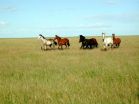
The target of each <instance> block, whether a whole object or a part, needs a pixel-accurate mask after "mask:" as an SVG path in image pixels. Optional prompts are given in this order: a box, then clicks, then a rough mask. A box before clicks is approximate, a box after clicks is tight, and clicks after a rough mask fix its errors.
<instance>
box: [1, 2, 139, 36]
mask: <svg viewBox="0 0 139 104" xmlns="http://www.w3.org/2000/svg"><path fill="white" fill-rule="evenodd" d="M102 32H105V33H107V34H109V35H111V34H112V33H115V34H117V35H139V0H0V37H1V38H3V37H36V36H38V34H43V35H45V36H55V35H56V34H57V35H60V36H78V35H80V34H83V35H86V36H87V35H97V36H99V35H101V33H102Z"/></svg>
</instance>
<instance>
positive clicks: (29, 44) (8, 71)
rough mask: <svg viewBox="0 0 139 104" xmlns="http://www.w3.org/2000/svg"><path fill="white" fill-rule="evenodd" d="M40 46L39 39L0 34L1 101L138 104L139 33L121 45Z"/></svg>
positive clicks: (17, 103) (20, 103)
mask: <svg viewBox="0 0 139 104" xmlns="http://www.w3.org/2000/svg"><path fill="white" fill-rule="evenodd" d="M95 38H96V39H97V40H98V43H99V47H98V48H94V49H91V50H89V49H87V50H81V49H80V48H79V47H80V43H79V42H78V37H76V38H69V39H70V43H71V47H70V49H64V50H58V49H57V47H56V49H55V50H50V49H49V50H47V51H41V49H40V47H41V42H40V41H39V40H38V39H36V38H32V39H0V104H139V36H123V37H120V38H121V40H122V43H121V46H120V47H119V48H116V49H110V50H108V51H102V50H101V37H95Z"/></svg>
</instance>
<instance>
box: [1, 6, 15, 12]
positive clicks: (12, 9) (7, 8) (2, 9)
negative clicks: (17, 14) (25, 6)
mask: <svg viewBox="0 0 139 104" xmlns="http://www.w3.org/2000/svg"><path fill="white" fill-rule="evenodd" d="M16 10H17V8H16V7H15V6H0V11H1V12H5V11H8V12H14V11H16Z"/></svg>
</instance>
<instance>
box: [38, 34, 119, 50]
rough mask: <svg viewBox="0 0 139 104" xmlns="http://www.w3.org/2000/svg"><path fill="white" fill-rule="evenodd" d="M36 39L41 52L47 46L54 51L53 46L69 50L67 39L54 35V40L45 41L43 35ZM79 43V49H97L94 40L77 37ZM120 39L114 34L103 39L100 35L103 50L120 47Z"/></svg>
mask: <svg viewBox="0 0 139 104" xmlns="http://www.w3.org/2000/svg"><path fill="white" fill-rule="evenodd" d="M38 39H40V40H41V41H42V44H43V45H42V46H41V49H42V50H46V49H47V46H49V47H50V48H52V49H54V48H55V45H58V49H63V45H64V46H66V48H69V46H70V42H69V39H68V38H61V37H59V36H58V35H55V38H54V39H47V38H45V37H44V36H43V35H41V34H39V37H38ZM79 43H81V47H80V49H92V48H94V47H98V42H97V40H96V39H95V38H90V39H86V38H85V36H83V35H80V36H79ZM120 43H121V39H120V38H118V37H115V34H112V37H105V33H102V46H103V49H104V50H107V49H109V48H118V47H119V46H120Z"/></svg>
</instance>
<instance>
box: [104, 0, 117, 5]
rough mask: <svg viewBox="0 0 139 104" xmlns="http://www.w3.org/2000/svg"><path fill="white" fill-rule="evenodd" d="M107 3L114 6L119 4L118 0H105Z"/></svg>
mask: <svg viewBox="0 0 139 104" xmlns="http://www.w3.org/2000/svg"><path fill="white" fill-rule="evenodd" d="M105 4H107V5H110V6H114V5H117V4H118V1H116V0H107V1H105Z"/></svg>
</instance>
